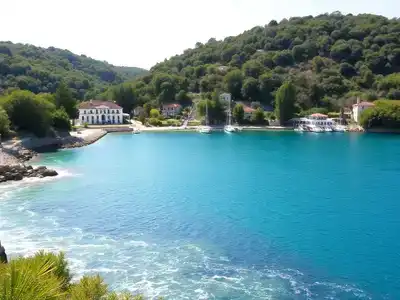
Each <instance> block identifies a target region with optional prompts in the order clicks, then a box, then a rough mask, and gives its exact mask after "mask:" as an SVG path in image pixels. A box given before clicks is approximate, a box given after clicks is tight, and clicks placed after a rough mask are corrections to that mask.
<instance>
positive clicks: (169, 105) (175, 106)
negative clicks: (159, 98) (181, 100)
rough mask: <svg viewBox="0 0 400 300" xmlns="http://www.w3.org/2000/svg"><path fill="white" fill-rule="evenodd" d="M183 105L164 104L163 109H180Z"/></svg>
mask: <svg viewBox="0 0 400 300" xmlns="http://www.w3.org/2000/svg"><path fill="white" fill-rule="evenodd" d="M181 106H182V105H180V104H178V103H171V104H163V108H164V107H173V108H178V107H181Z"/></svg>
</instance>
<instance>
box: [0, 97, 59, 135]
mask: <svg viewBox="0 0 400 300" xmlns="http://www.w3.org/2000/svg"><path fill="white" fill-rule="evenodd" d="M0 105H1V106H3V108H4V109H5V111H6V112H7V114H8V116H9V119H10V121H11V123H12V125H13V126H14V127H15V128H16V129H19V130H26V131H30V132H32V133H34V134H36V135H38V136H44V135H46V133H47V132H48V130H49V128H50V126H51V124H52V113H53V112H54V111H55V105H54V104H53V103H50V102H48V101H47V100H46V99H44V97H42V96H40V95H35V94H33V93H32V92H29V91H13V92H12V93H10V94H9V95H6V96H4V97H2V98H0Z"/></svg>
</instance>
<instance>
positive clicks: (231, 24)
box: [0, 0, 400, 68]
mask: <svg viewBox="0 0 400 300" xmlns="http://www.w3.org/2000/svg"><path fill="white" fill-rule="evenodd" d="M0 3H1V6H0V7H1V12H2V13H1V23H2V26H1V27H2V28H1V30H0V40H2V41H12V42H15V43H17V42H20V43H30V44H34V45H36V46H43V47H49V46H54V47H57V48H63V49H68V50H70V51H72V52H74V53H77V54H86V55H87V56H90V57H92V58H95V59H99V60H106V61H108V62H110V63H112V64H115V65H125V66H137V67H143V68H150V67H151V66H153V65H154V64H155V63H157V62H159V61H163V60H164V59H165V58H168V57H170V56H172V55H175V54H180V53H182V52H183V51H184V50H185V49H187V48H193V47H194V45H195V43H196V42H206V41H207V40H208V39H209V38H211V37H215V38H217V39H222V38H224V37H227V36H231V35H237V34H239V33H241V32H243V31H244V30H247V29H251V28H252V27H254V26H257V25H265V24H266V23H268V22H269V21H270V20H272V19H275V20H277V21H279V20H281V19H283V18H290V17H293V16H306V15H317V14H321V13H325V12H333V11H341V12H342V13H353V14H358V13H374V14H380V15H384V16H387V17H390V18H393V17H399V14H400V0H379V1H362V0H329V1H327V0H302V1H299V0H297V1H296V0H273V1H272V0H111V1H110V0H108V1H104V0H12V1H7V0H1V1H0ZM396 13H397V15H396Z"/></svg>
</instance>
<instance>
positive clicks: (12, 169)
mask: <svg viewBox="0 0 400 300" xmlns="http://www.w3.org/2000/svg"><path fill="white" fill-rule="evenodd" d="M57 175H58V173H57V171H56V170H53V169H48V168H47V167H45V166H40V167H37V168H33V167H32V166H30V165H24V164H16V165H1V166H0V183H2V182H6V181H20V180H22V179H24V178H32V177H37V178H44V177H54V176H57Z"/></svg>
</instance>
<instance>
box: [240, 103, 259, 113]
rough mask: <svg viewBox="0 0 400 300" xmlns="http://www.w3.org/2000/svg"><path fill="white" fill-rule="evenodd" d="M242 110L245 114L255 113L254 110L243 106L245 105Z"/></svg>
mask: <svg viewBox="0 0 400 300" xmlns="http://www.w3.org/2000/svg"><path fill="white" fill-rule="evenodd" d="M243 110H244V112H245V113H252V112H254V111H256V110H255V109H254V108H251V107H250V106H245V105H243Z"/></svg>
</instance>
